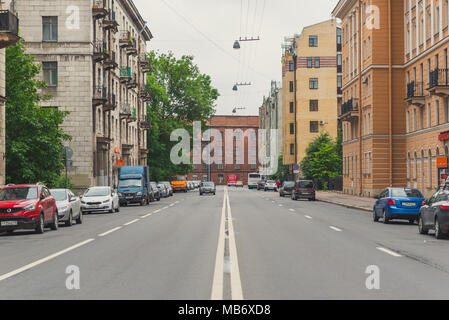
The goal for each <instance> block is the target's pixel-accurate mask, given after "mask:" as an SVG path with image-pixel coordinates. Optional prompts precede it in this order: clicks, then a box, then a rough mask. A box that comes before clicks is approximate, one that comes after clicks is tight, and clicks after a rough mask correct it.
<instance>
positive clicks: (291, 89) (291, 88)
mask: <svg viewBox="0 0 449 320" xmlns="http://www.w3.org/2000/svg"><path fill="white" fill-rule="evenodd" d="M294 90H295V86H294V85H293V81H290V92H293V91H294Z"/></svg>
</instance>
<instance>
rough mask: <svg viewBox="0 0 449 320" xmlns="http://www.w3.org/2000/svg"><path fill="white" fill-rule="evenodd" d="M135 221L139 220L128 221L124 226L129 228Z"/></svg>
mask: <svg viewBox="0 0 449 320" xmlns="http://www.w3.org/2000/svg"><path fill="white" fill-rule="evenodd" d="M137 221H139V219H135V220H133V221H130V222H128V223H125V224H124V226H129V225H130V224H133V223H136V222H137Z"/></svg>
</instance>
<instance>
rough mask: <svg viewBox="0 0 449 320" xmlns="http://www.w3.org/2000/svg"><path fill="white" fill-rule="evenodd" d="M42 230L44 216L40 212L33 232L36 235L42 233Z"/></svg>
mask: <svg viewBox="0 0 449 320" xmlns="http://www.w3.org/2000/svg"><path fill="white" fill-rule="evenodd" d="M44 228H45V223H44V214H43V213H42V212H41V214H40V215H39V220H38V221H37V225H36V229H35V231H36V233H37V234H42V233H44Z"/></svg>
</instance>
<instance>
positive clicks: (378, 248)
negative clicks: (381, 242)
mask: <svg viewBox="0 0 449 320" xmlns="http://www.w3.org/2000/svg"><path fill="white" fill-rule="evenodd" d="M376 249H377V250H380V251H382V252H385V253H387V254H389V255H390V256H393V257H396V258H400V257H402V256H401V255H400V254H399V253H396V252H394V251H391V250H388V249H386V248H382V247H377V248H376Z"/></svg>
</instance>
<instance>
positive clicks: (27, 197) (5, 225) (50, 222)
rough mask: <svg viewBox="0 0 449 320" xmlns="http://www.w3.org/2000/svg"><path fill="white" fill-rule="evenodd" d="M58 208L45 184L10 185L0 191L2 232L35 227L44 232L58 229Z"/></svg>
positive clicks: (37, 230)
mask: <svg viewBox="0 0 449 320" xmlns="http://www.w3.org/2000/svg"><path fill="white" fill-rule="evenodd" d="M58 222H59V221H58V209H57V207H56V200H55V198H54V197H53V196H52V195H51V193H50V190H49V189H48V188H47V187H46V186H44V185H43V184H35V185H17V186H16V185H9V186H7V187H5V188H3V189H2V190H1V191H0V232H2V231H7V232H8V233H12V232H13V231H14V230H17V229H34V230H35V231H36V233H43V232H44V228H45V227H46V226H49V227H50V228H51V229H52V230H57V229H58Z"/></svg>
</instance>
